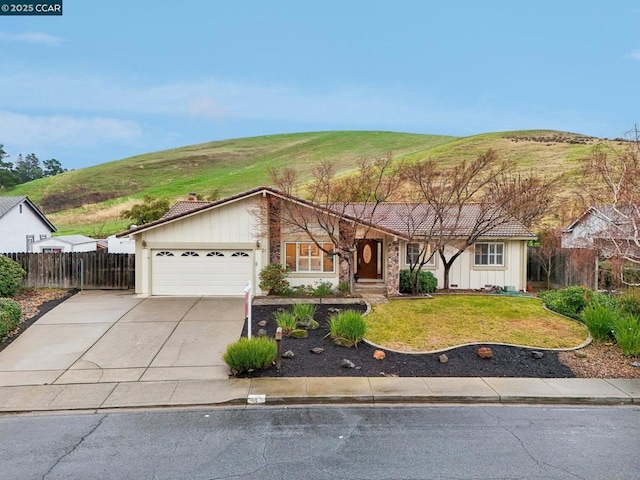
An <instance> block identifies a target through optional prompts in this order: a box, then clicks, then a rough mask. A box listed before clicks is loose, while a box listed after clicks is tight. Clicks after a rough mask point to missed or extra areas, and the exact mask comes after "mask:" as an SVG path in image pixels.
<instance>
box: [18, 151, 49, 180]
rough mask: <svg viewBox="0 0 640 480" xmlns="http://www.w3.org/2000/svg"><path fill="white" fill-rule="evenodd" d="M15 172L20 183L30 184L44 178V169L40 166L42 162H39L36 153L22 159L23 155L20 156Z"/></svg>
mask: <svg viewBox="0 0 640 480" xmlns="http://www.w3.org/2000/svg"><path fill="white" fill-rule="evenodd" d="M15 172H16V174H17V175H18V178H19V180H20V183H26V182H30V181H31V180H36V179H37V178H42V177H43V176H44V173H43V171H42V167H41V166H40V160H38V157H36V155H35V153H29V154H28V155H27V156H26V157H24V158H22V154H20V155H18V159H17V160H16V164H15Z"/></svg>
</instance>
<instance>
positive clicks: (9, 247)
mask: <svg viewBox="0 0 640 480" xmlns="http://www.w3.org/2000/svg"><path fill="white" fill-rule="evenodd" d="M27 235H33V236H34V239H35V240H36V241H38V240H40V235H46V236H47V237H50V236H51V229H50V228H49V226H48V225H46V224H45V223H43V222H42V220H41V219H40V217H39V216H38V214H37V213H35V212H34V211H33V210H32V209H31V207H30V206H29V204H28V203H26V202H22V213H20V207H19V206H18V205H16V207H15V208H14V209H12V210H11V211H9V212H7V213H6V214H5V215H4V216H3V217H2V218H1V219H0V252H4V253H12V252H26V251H27Z"/></svg>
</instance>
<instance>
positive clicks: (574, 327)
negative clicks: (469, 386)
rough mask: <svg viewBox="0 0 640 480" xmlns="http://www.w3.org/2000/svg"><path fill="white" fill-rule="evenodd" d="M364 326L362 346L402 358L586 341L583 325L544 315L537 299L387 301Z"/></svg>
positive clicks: (450, 297)
mask: <svg viewBox="0 0 640 480" xmlns="http://www.w3.org/2000/svg"><path fill="white" fill-rule="evenodd" d="M367 324H368V331H367V340H369V341H371V342H373V343H376V344H378V345H381V346H384V347H387V348H391V349H395V350H400V351H408V352H423V351H430V350H438V349H443V348H448V347H454V346H456V345H461V344H465V343H476V342H495V343H509V344H515V345H526V346H530V347H536V348H571V347H577V346H578V345H580V344H581V343H582V342H584V341H585V340H586V339H587V337H588V331H587V329H586V328H585V327H584V326H583V325H581V324H579V323H577V322H573V321H571V320H568V319H566V318H564V317H561V316H559V315H556V314H554V313H552V312H549V311H547V310H545V309H544V308H542V302H541V301H539V300H537V299H530V298H518V297H500V296H489V295H436V296H435V297H434V298H433V299H425V300H392V301H391V302H389V303H388V304H382V305H376V306H374V308H373V312H372V313H371V314H370V315H369V316H367Z"/></svg>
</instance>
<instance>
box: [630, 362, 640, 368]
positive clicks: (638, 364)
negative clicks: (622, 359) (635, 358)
mask: <svg viewBox="0 0 640 480" xmlns="http://www.w3.org/2000/svg"><path fill="white" fill-rule="evenodd" d="M631 366H632V367H636V368H640V362H631Z"/></svg>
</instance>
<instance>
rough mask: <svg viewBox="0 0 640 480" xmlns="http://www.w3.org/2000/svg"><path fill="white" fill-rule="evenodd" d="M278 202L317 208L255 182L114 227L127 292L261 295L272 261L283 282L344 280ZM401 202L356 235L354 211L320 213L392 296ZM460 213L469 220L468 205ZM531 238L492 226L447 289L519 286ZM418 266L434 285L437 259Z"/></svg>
mask: <svg viewBox="0 0 640 480" xmlns="http://www.w3.org/2000/svg"><path fill="white" fill-rule="evenodd" d="M279 202H297V203H298V204H302V205H304V206H305V207H306V206H308V207H309V208H321V207H319V206H318V205H315V204H313V203H311V202H308V201H306V200H303V199H300V198H295V197H290V196H287V195H286V194H284V193H282V192H279V191H278V190H275V189H273V188H269V187H260V188H256V189H253V190H250V191H247V192H244V193H240V194H238V195H235V196H232V197H228V198H225V199H222V200H218V201H215V202H202V204H201V205H197V206H195V207H194V208H188V209H185V210H183V211H182V212H181V213H180V212H178V213H175V214H174V215H172V216H165V217H163V218H161V219H160V220H156V221H154V222H151V223H148V224H146V225H141V226H137V227H135V228H131V229H129V230H128V231H126V232H123V233H120V234H118V237H125V236H128V237H129V238H131V239H133V240H135V245H136V293H137V294H139V295H142V296H148V295H231V296H233V295H242V294H243V289H244V287H245V284H246V282H247V281H251V282H252V285H253V288H254V292H255V293H256V294H260V293H264V292H261V291H260V290H259V288H258V287H257V285H258V283H259V280H258V274H259V272H260V270H261V269H262V268H263V267H264V266H266V265H267V264H269V263H274V262H276V263H280V264H282V265H287V266H288V267H289V268H290V269H291V274H290V275H289V281H290V283H291V285H293V286H296V285H313V284H314V283H316V282H319V281H323V282H330V283H331V284H333V285H338V283H339V282H340V281H346V280H347V275H348V273H347V272H348V269H345V265H344V264H343V265H338V263H340V262H339V261H338V259H337V257H335V258H334V257H332V256H330V255H327V254H325V253H324V252H323V251H322V250H320V249H318V248H317V247H316V246H315V245H314V244H313V243H312V242H311V241H310V239H309V237H308V236H306V235H305V234H301V233H297V234H293V233H288V232H287V229H286V228H284V227H283V226H282V225H281V223H280V222H279V221H275V218H276V217H275V216H273V217H271V215H272V214H271V213H269V212H270V211H272V210H270V209H272V208H281V206H280V207H278V205H282V204H281V203H279ZM181 203H190V202H181ZM404 206H405V205H404V204H391V203H390V204H384V203H383V204H381V205H380V207H382V208H381V209H380V214H379V215H377V216H376V217H375V218H374V221H373V222H372V224H371V225H367V226H366V230H367V234H366V238H363V232H364V228H362V227H364V226H363V224H362V222H361V221H360V220H359V219H358V218H357V217H355V216H352V215H349V214H348V213H345V214H340V215H338V214H336V213H335V212H329V211H328V212H327V213H328V214H331V215H334V216H338V217H340V218H339V220H340V225H341V228H343V230H344V232H347V231H348V230H349V229H351V231H352V233H353V238H354V243H355V245H354V250H355V251H354V255H355V256H356V262H355V263H356V265H357V266H358V267H357V268H358V269H357V272H356V273H357V275H358V278H359V281H360V282H363V281H367V282H374V283H379V284H380V285H382V286H384V287H385V288H386V292H387V293H388V294H389V295H396V294H398V285H399V271H400V270H401V269H404V268H407V259H408V257H410V256H411V255H415V254H416V251H417V250H416V248H415V245H413V244H411V243H409V242H407V238H408V235H407V234H406V233H404V232H403V228H402V225H401V224H400V223H399V222H398V218H397V216H394V212H396V214H397V213H398V212H400V211H406V208H403V207H404ZM465 215H466V216H468V217H469V218H471V217H472V216H473V207H470V210H469V211H468V212H465ZM461 228H464V225H462V227H461ZM458 233H460V232H458ZM534 238H535V235H533V234H532V233H531V232H529V231H528V230H527V229H526V228H525V227H523V226H522V225H521V224H520V223H518V222H516V221H509V222H508V223H505V224H504V225H503V226H501V227H498V228H496V229H495V230H494V231H491V232H490V233H489V234H487V235H486V236H485V237H483V238H482V239H481V240H480V241H479V242H477V243H476V244H475V245H474V246H473V247H472V248H471V249H469V250H467V251H465V252H464V253H463V254H462V255H461V256H460V257H459V258H458V259H457V260H456V262H455V263H454V265H453V267H452V269H451V274H450V275H451V276H450V280H451V281H450V283H451V287H452V288H458V289H482V288H489V287H492V286H501V287H513V288H514V289H515V290H523V289H525V288H526V260H527V241H528V240H532V239H534ZM356 247H357V248H356ZM425 269H430V270H432V271H433V272H434V274H435V275H436V276H437V277H438V282H439V285H442V280H443V269H442V267H441V265H440V261H439V259H437V258H436V259H435V260H434V261H433V262H432V264H431V265H428V266H427V267H425Z"/></svg>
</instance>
